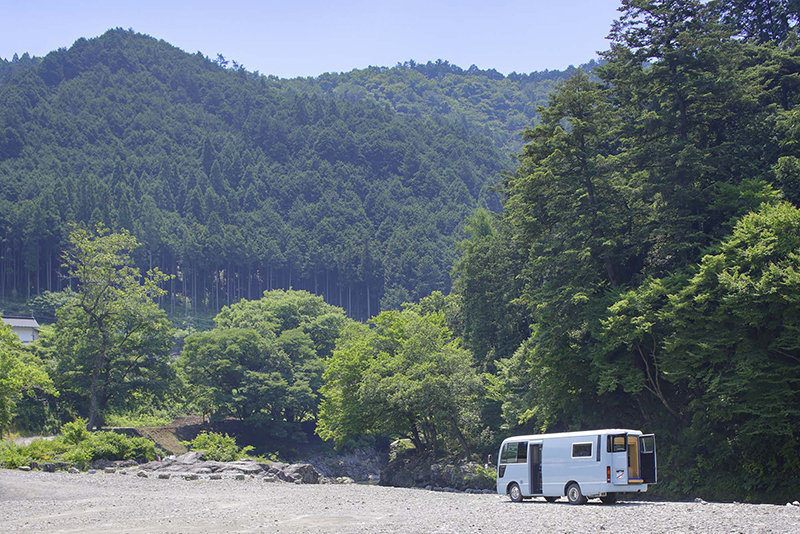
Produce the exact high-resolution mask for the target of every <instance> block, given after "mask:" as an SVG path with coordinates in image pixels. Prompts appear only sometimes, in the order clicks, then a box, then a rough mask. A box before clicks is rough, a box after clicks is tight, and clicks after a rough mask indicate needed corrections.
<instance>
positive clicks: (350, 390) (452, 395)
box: [317, 309, 483, 457]
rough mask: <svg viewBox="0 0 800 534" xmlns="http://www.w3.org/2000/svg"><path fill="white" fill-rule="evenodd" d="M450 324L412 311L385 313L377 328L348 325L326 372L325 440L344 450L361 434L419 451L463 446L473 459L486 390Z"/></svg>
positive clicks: (322, 433) (320, 425)
mask: <svg viewBox="0 0 800 534" xmlns="http://www.w3.org/2000/svg"><path fill="white" fill-rule="evenodd" d="M444 322H445V319H444V315H443V314H442V313H440V312H437V313H431V314H427V315H419V314H417V313H416V312H414V311H411V310H408V309H407V310H404V311H402V312H396V311H393V312H383V313H381V314H380V315H378V316H377V317H376V318H374V319H373V320H372V321H371V323H372V324H373V326H374V328H372V329H370V328H368V327H366V326H363V325H352V326H349V327H347V328H346V329H345V331H344V333H343V335H342V339H341V341H340V343H339V345H337V350H336V351H334V353H333V356H332V358H331V359H330V360H329V361H328V364H327V367H326V370H325V384H324V386H323V388H322V393H323V395H324V400H323V402H322V406H321V410H320V417H319V423H318V426H317V432H318V433H319V435H320V436H322V437H323V438H324V439H333V440H334V441H335V442H336V444H337V445H342V444H343V443H344V442H346V441H348V440H350V439H352V438H355V437H356V436H358V435H361V434H389V435H392V436H403V437H409V438H410V439H411V440H412V441H413V443H414V446H415V447H416V449H417V451H418V452H423V451H430V452H431V453H432V454H433V455H434V456H435V455H437V454H438V453H441V452H447V451H452V450H454V448H455V446H458V447H460V448H461V449H462V450H463V452H464V454H465V455H466V456H467V457H470V456H471V450H472V449H471V446H470V441H472V440H474V439H475V437H476V434H477V432H474V430H475V429H476V428H478V427H480V424H479V412H478V404H477V399H478V397H479V396H480V395H481V393H482V389H483V386H482V383H481V380H480V378H479V377H478V375H477V374H476V373H475V371H474V369H473V367H472V361H471V357H470V354H469V352H468V351H466V350H464V349H463V348H461V347H460V343H459V341H458V340H457V339H453V338H452V334H451V333H450V331H449V330H448V329H447V327H446V326H445V324H444ZM473 442H474V441H473ZM456 444H457V445H456Z"/></svg>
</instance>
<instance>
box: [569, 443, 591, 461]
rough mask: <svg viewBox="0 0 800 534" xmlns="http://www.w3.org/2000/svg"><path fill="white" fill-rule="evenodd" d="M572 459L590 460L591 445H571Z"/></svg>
mask: <svg viewBox="0 0 800 534" xmlns="http://www.w3.org/2000/svg"><path fill="white" fill-rule="evenodd" d="M572 457H573V458H591V457H592V444H591V443H573V444H572Z"/></svg>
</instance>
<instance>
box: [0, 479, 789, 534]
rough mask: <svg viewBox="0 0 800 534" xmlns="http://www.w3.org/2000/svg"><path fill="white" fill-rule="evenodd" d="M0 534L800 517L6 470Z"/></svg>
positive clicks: (640, 527)
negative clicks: (1, 533)
mask: <svg viewBox="0 0 800 534" xmlns="http://www.w3.org/2000/svg"><path fill="white" fill-rule="evenodd" d="M0 532H81V533H83V532H86V533H95V532H170V533H180V532H187V533H188V532H191V533H194V532H287V533H288V532H403V533H408V532H425V533H446V532H447V533H450V532H452V533H465V532H480V533H490V532H502V533H510V532H526V533H530V532H637V533H646V532H800V507H794V506H792V507H786V506H775V505H751V504H717V503H709V504H698V503H677V502H622V503H619V504H616V505H610V506H609V505H602V504H600V503H599V502H597V503H595V502H590V503H589V504H588V505H585V506H570V505H568V504H566V503H563V502H557V503H554V504H549V503H546V502H544V501H543V500H540V499H537V500H533V501H526V502H524V503H522V504H514V503H511V502H509V500H508V498H507V497H505V496H499V495H471V494H462V493H440V492H431V491H425V490H415V489H399V488H386V487H379V486H363V485H295V484H286V483H275V482H273V483H269V482H263V481H262V480H261V479H260V478H249V477H248V478H247V479H245V480H243V481H236V480H233V479H231V478H227V479H222V480H208V479H200V480H194V481H187V480H183V479H180V478H174V477H173V478H171V479H169V480H159V479H157V478H154V477H151V478H139V477H136V476H124V475H120V474H119V473H115V474H106V473H102V472H99V473H96V474H93V475H89V474H86V473H79V474H69V473H64V472H59V473H43V472H36V471H34V472H28V473H24V472H21V471H12V470H6V469H0Z"/></svg>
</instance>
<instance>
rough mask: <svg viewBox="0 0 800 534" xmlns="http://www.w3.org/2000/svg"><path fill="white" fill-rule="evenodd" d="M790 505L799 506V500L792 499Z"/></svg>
mask: <svg viewBox="0 0 800 534" xmlns="http://www.w3.org/2000/svg"><path fill="white" fill-rule="evenodd" d="M792 506H800V501H794V502H793V503H792Z"/></svg>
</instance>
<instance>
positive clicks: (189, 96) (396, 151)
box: [0, 29, 524, 318]
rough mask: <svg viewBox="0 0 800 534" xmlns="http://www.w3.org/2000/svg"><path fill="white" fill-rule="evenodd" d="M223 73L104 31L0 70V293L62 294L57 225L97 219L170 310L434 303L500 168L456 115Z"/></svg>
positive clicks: (499, 157)
mask: <svg viewBox="0 0 800 534" xmlns="http://www.w3.org/2000/svg"><path fill="white" fill-rule="evenodd" d="M225 65H227V61H225V60H224V59H223V58H218V59H217V61H211V60H209V59H208V58H206V57H203V56H202V55H200V54H196V55H190V54H187V53H185V52H183V51H181V50H179V49H177V48H175V47H173V46H171V45H169V44H167V43H165V42H163V41H157V40H156V39H153V38H151V37H148V36H145V35H140V34H135V33H133V32H130V31H124V30H119V29H117V30H111V31H109V32H107V33H106V34H104V35H103V36H102V37H99V38H96V39H90V40H87V39H80V40H78V41H77V42H76V43H75V44H74V45H73V46H72V47H71V48H69V49H61V50H58V51H55V52H53V53H51V54H48V55H47V56H46V57H44V58H42V59H38V58H34V59H32V58H30V57H28V56H27V55H25V56H23V57H22V58H21V59H20V58H15V59H14V60H12V61H4V62H3V64H2V70H1V71H0V101H2V102H3V106H2V108H0V247H2V248H1V249H0V256H2V260H1V261H0V299H3V300H5V299H8V298H12V299H17V300H19V299H26V298H29V297H30V296H31V295H34V294H38V293H40V292H41V291H44V290H47V289H50V290H56V289H59V288H61V287H62V286H63V284H64V283H65V282H64V281H62V279H61V277H60V274H61V269H60V255H61V251H62V248H63V246H64V244H65V239H66V237H65V236H66V234H67V232H68V229H69V227H70V226H71V225H73V224H77V225H84V226H85V225H89V226H94V225H95V224H96V223H100V222H101V223H103V224H104V225H106V226H107V227H110V228H111V229H112V230H115V229H119V228H127V229H130V230H131V231H132V232H134V234H135V235H136V236H137V237H138V238H139V240H140V241H141V242H143V243H144V244H145V246H144V247H143V248H142V249H140V251H139V252H138V254H139V257H138V262H139V264H140V265H141V266H143V267H148V268H149V267H151V266H159V267H160V268H161V269H162V270H163V271H164V272H166V273H168V274H175V275H177V276H176V277H175V278H174V279H173V280H171V281H170V282H169V283H168V284H167V287H166V289H167V290H168V292H169V294H168V296H166V297H164V298H163V299H162V302H161V303H162V305H163V306H165V307H166V308H167V309H168V310H170V311H180V310H181V309H182V308H183V309H186V313H189V314H196V313H198V312H203V311H208V312H213V311H215V310H219V309H220V308H221V306H222V305H224V304H229V303H231V302H234V301H237V300H238V299H240V298H242V297H253V296H257V295H259V294H260V293H261V292H262V291H263V290H265V289H269V288H275V287H283V288H288V287H295V288H303V289H308V290H310V291H312V292H314V293H316V294H321V295H324V296H325V298H326V299H327V300H328V301H329V302H331V303H335V304H337V305H341V306H343V307H345V308H346V309H347V310H348V312H349V313H350V314H351V315H352V316H354V317H361V318H364V317H367V316H371V315H374V314H375V313H376V312H377V311H378V310H379V307H381V306H382V307H384V308H386V307H397V306H399V304H400V303H401V302H404V301H408V300H412V299H417V298H419V297H422V296H424V295H426V294H428V293H430V292H431V291H432V290H437V289H441V290H448V289H449V285H450V281H449V271H450V268H451V266H452V263H453V258H454V255H455V250H454V247H453V236H454V235H455V234H456V231H457V229H458V227H459V225H461V224H463V220H464V219H465V217H466V216H467V215H468V214H469V213H471V212H472V211H473V210H474V209H475V207H476V206H478V205H487V204H488V205H494V206H495V207H497V206H498V205H497V201H496V200H493V195H492V193H490V192H489V186H491V185H493V184H494V183H496V182H497V180H498V177H499V174H500V171H501V170H502V169H503V168H505V167H507V166H508V162H509V161H510V160H508V159H507V156H506V155H505V154H503V153H502V152H501V150H499V149H498V148H497V147H496V146H495V145H493V144H492V142H491V141H490V140H489V139H488V138H486V137H484V136H480V135H478V134H476V133H474V132H473V133H470V132H469V131H467V130H468V129H471V130H474V129H473V128H467V127H466V126H465V125H464V124H463V121H461V123H460V124H457V123H454V122H453V121H451V120H448V119H447V117H443V116H442V115H441V114H435V113H418V114H417V115H419V116H413V115H414V114H408V113H407V114H398V113H395V112H394V111H393V110H392V109H391V108H390V107H387V106H385V105H383V103H382V102H375V101H373V100H371V99H365V98H339V97H338V96H337V95H333V94H327V93H325V92H323V91H320V90H318V89H317V88H316V86H323V85H324V80H323V79H322V78H321V79H320V80H316V81H313V80H303V81H294V82H288V81H277V80H275V79H270V78H267V77H265V76H260V75H258V74H256V73H250V72H247V71H245V70H244V69H243V68H241V67H237V68H236V69H230V68H225ZM447 68H448V69H450V70H453V67H452V66H448V67H447ZM395 70H396V71H397V72H401V73H405V74H407V75H411V74H414V75H415V76H416V77H417V78H420V77H421V78H422V79H424V80H428V78H427V77H426V76H425V75H424V74H422V73H421V72H417V70H413V69H412V70H409V69H406V68H405V67H404V68H402V69H395ZM383 75H384V76H388V75H389V73H388V72H384V73H383ZM352 76H353V77H355V76H356V74H352ZM415 79H416V78H415ZM476 79H487V80H488V78H486V76H485V75H484V74H481V75H480V76H477V75H476ZM501 82H502V80H501ZM315 84H316V85H315ZM303 85H307V86H309V87H308V90H307V91H306V90H305V89H303V88H299V86H303ZM301 89H302V90H301ZM342 96H346V95H342ZM396 107H399V105H398V106H396ZM515 124H516V125H515V126H514V128H516V127H522V126H524V121H523V120H522V119H520V120H519V121H517V123H515Z"/></svg>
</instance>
